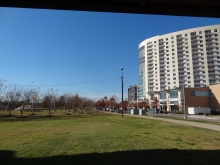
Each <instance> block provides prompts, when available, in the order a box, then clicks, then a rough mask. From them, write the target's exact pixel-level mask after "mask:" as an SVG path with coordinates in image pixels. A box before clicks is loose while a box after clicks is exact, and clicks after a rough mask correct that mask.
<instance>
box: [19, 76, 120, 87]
mask: <svg viewBox="0 0 220 165" xmlns="http://www.w3.org/2000/svg"><path fill="white" fill-rule="evenodd" d="M116 79H120V77H116V78H111V79H104V80H94V81H85V82H73V83H69V84H51V85H33V84H31V85H18V86H67V85H74V84H79V85H80V84H91V83H97V82H103V81H111V80H116ZM33 83H34V82H33Z"/></svg>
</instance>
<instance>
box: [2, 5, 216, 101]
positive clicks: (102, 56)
mask: <svg viewBox="0 0 220 165" xmlns="http://www.w3.org/2000/svg"><path fill="white" fill-rule="evenodd" d="M214 24H220V19H214V18H198V17H177V16H160V15H141V14H119V13H99V12H82V11H62V10H40V9H18V8H0V79H4V80H7V82H8V83H10V84H20V85H47V86H41V90H42V91H44V90H47V89H48V88H54V89H58V91H59V93H60V94H62V93H64V92H68V91H70V92H72V93H73V94H74V93H76V92H77V93H79V94H80V95H81V96H86V97H89V98H94V99H100V98H101V97H104V96H108V97H110V96H112V95H113V94H115V95H117V96H118V98H119V99H120V97H121V80H120V76H121V70H120V67H124V95H125V98H127V89H128V87H129V86H130V85H135V84H138V83H139V82H138V44H139V43H140V42H142V41H143V40H145V39H147V38H149V37H153V36H156V35H163V34H166V33H170V32H174V31H179V30H184V29H188V28H194V27H200V26H206V25H214ZM114 78H116V79H114ZM107 79H113V80H108V81H101V82H93V81H99V80H107ZM82 82H93V83H82ZM74 83H79V84H74ZM57 84H72V85H57ZM49 85H56V86H49Z"/></svg>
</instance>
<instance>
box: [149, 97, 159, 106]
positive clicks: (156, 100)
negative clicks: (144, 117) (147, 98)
mask: <svg viewBox="0 0 220 165" xmlns="http://www.w3.org/2000/svg"><path fill="white" fill-rule="evenodd" d="M158 103H159V101H158V99H157V98H153V101H152V102H151V107H152V108H157V107H158Z"/></svg>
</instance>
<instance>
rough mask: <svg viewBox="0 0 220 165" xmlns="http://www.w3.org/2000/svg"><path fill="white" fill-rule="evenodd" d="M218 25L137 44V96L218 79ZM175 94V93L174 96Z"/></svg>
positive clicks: (219, 75) (219, 27)
mask: <svg viewBox="0 0 220 165" xmlns="http://www.w3.org/2000/svg"><path fill="white" fill-rule="evenodd" d="M219 36H220V25H213V26H204V27H199V28H193V29H188V30H182V31H178V32H173V33H169V34H165V35H161V36H155V37H152V38H148V39H146V40H144V41H143V42H141V43H140V44H139V98H149V97H150V94H151V93H155V92H161V91H166V90H172V89H176V88H181V87H183V85H185V87H202V86H209V85H214V84H217V83H219V82H220V54H219V40H220V37H219ZM175 97H178V96H175Z"/></svg>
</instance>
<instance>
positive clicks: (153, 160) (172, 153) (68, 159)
mask: <svg viewBox="0 0 220 165" xmlns="http://www.w3.org/2000/svg"><path fill="white" fill-rule="evenodd" d="M219 155H220V150H178V149H156V150H134V151H118V152H111V153H89V154H76V155H58V156H49V157H46V156H45V157H36V158H16V157H15V152H14V151H0V159H1V164H16V165H23V164H31V165H37V164H47V165H50V164H51V165H59V164H60V165H70V164H76V165H88V164H92V165H93V164H95V165H117V164H119V165H144V164H149V165H160V164H164V165H166V164H167V165H186V164H192V165H196V164H199V165H203V164H204V165H207V164H208V165H216V164H219V162H220V157H219Z"/></svg>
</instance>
